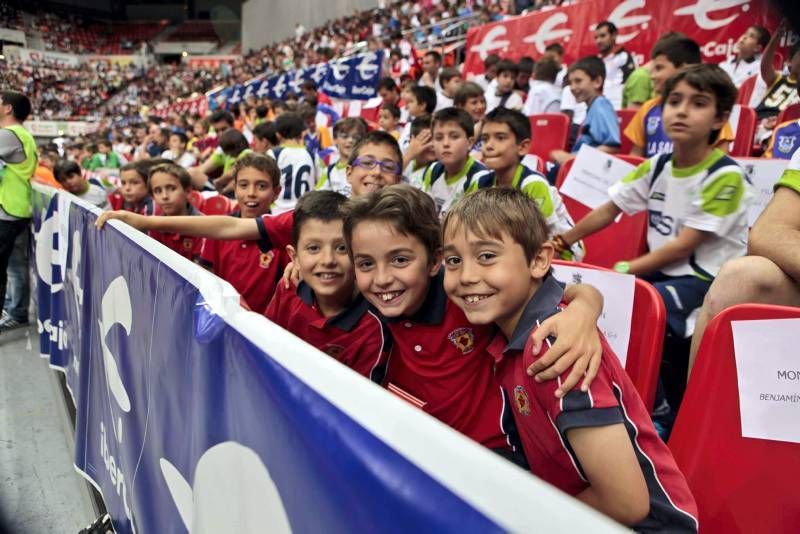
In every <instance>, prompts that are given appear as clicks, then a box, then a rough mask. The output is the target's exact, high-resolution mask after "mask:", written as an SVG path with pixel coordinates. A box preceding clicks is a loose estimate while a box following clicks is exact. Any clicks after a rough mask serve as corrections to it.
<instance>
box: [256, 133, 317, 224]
mask: <svg viewBox="0 0 800 534" xmlns="http://www.w3.org/2000/svg"><path fill="white" fill-rule="evenodd" d="M267 155H268V156H272V157H273V158H275V160H276V161H277V162H278V168H280V170H281V194H280V197H279V198H277V199H276V200H275V204H274V207H273V209H272V213H273V214H278V213H283V212H284V211H289V210H290V209H293V208H294V205H295V204H296V203H297V200H298V199H299V198H300V197H301V196H303V195H304V194H305V193H308V192H309V191H313V190H314V188H315V187H316V185H317V169H316V166H315V165H314V158H313V157H312V156H311V153H310V152H309V151H308V150H307V149H306V147H305V146H304V145H282V146H279V147H275V148H273V149H271V150H269V152H267Z"/></svg>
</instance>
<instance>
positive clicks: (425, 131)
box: [403, 115, 436, 189]
mask: <svg viewBox="0 0 800 534" xmlns="http://www.w3.org/2000/svg"><path fill="white" fill-rule="evenodd" d="M431 120H432V118H431V116H430V115H423V116H422V117H417V118H416V119H414V120H413V121H411V123H410V124H411V130H410V133H411V142H410V143H409V144H408V150H406V153H405V154H404V155H403V157H404V159H405V160H406V161H408V164H407V165H406V167H405V169H404V170H403V177H404V178H405V181H406V182H407V183H409V184H411V185H413V186H414V187H416V188H417V189H422V181H423V179H424V178H425V169H426V168H427V166H428V165H429V164H430V163H432V162H434V161H436V153H435V152H434V150H433V135H432V134H431Z"/></svg>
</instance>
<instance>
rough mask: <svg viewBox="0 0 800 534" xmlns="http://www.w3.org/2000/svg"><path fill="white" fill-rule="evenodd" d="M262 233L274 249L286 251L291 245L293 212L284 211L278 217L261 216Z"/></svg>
mask: <svg viewBox="0 0 800 534" xmlns="http://www.w3.org/2000/svg"><path fill="white" fill-rule="evenodd" d="M260 220H261V222H262V223H263V224H264V231H265V232H266V234H267V237H268V238H269V240H270V241H271V242H272V245H273V246H274V247H275V248H280V249H281V250H285V249H286V245H291V244H292V228H293V227H294V210H289V211H284V212H283V213H281V214H279V215H271V214H269V213H268V214H266V215H262V216H261V219H260Z"/></svg>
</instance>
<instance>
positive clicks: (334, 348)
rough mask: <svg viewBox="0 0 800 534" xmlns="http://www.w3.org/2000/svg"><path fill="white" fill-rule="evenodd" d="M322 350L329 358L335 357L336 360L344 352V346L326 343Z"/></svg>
mask: <svg viewBox="0 0 800 534" xmlns="http://www.w3.org/2000/svg"><path fill="white" fill-rule="evenodd" d="M322 350H323V351H324V352H325V354H327V355H328V356H330V357H331V358H336V359H337V360H338V359H340V358H341V356H342V354H343V353H344V347H342V346H341V345H327V346H326V347H325V348H324V349H322Z"/></svg>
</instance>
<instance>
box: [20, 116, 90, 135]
mask: <svg viewBox="0 0 800 534" xmlns="http://www.w3.org/2000/svg"><path fill="white" fill-rule="evenodd" d="M24 126H25V128H26V129H27V130H28V131H29V132H30V133H31V135H33V136H34V137H60V136H62V135H67V136H79V135H86V134H90V133H93V132H94V131H95V130H97V124H96V123H91V122H84V121H39V120H30V121H25V124H24Z"/></svg>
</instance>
